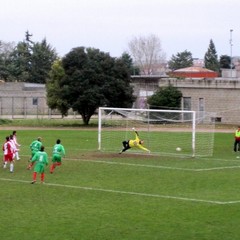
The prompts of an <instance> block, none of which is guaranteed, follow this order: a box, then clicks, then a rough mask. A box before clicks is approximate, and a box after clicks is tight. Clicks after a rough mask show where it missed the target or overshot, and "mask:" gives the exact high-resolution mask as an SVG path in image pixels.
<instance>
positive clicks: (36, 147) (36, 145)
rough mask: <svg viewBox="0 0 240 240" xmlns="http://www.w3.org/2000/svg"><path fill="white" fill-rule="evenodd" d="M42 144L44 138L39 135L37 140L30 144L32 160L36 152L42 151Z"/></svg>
mask: <svg viewBox="0 0 240 240" xmlns="http://www.w3.org/2000/svg"><path fill="white" fill-rule="evenodd" d="M41 146H42V138H41V137H38V138H37V139H36V140H34V141H33V142H32V143H31V144H30V150H31V157H30V161H31V159H32V158H33V156H34V155H35V153H37V152H38V151H40V149H41Z"/></svg>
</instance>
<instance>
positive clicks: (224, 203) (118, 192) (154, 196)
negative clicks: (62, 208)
mask: <svg viewBox="0 0 240 240" xmlns="http://www.w3.org/2000/svg"><path fill="white" fill-rule="evenodd" d="M0 180H1V181H11V182H21V183H28V184H29V183H30V182H29V181H25V180H17V179H8V178H0ZM35 184H38V183H35ZM43 185H47V186H53V187H62V188H74V189H81V190H88V191H98V192H108V193H117V194H125V195H134V196H142V197H150V198H163V199H173V200H181V201H188V202H199V203H209V204H218V205H228V204H236V203H240V200H236V201H213V200H205V199H195V198H187V197H177V196H169V195H160V194H148V193H139V192H127V191H119V190H112V189H104V188H93V187H81V186H73V185H65V184H56V183H44V184H43Z"/></svg>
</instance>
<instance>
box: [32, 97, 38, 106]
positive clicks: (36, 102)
mask: <svg viewBox="0 0 240 240" xmlns="http://www.w3.org/2000/svg"><path fill="white" fill-rule="evenodd" d="M32 104H33V105H35V106H37V105H38V98H33V100H32Z"/></svg>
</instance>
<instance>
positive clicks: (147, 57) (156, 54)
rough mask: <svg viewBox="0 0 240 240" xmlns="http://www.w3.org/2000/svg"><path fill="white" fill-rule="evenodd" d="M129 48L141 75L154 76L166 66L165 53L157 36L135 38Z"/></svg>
mask: <svg viewBox="0 0 240 240" xmlns="http://www.w3.org/2000/svg"><path fill="white" fill-rule="evenodd" d="M128 46H129V50H130V53H131V54H132V56H133V59H134V62H135V65H137V66H138V67H139V68H140V72H141V74H146V75H152V74H155V73H156V72H157V71H158V69H160V68H162V67H163V66H165V53H164V52H163V51H162V47H161V41H160V39H159V38H158V37H157V36H155V35H153V34H152V35H149V36H148V37H143V36H140V37H135V38H133V39H132V40H131V41H130V42H129V44H128Z"/></svg>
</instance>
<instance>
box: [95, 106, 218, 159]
mask: <svg viewBox="0 0 240 240" xmlns="http://www.w3.org/2000/svg"><path fill="white" fill-rule="evenodd" d="M132 128H135V129H136V130H137V131H138V133H139V137H140V139H142V140H144V146H145V147H146V148H148V149H149V150H150V151H151V154H159V155H183V156H191V157H194V156H211V155H212V154H213V146H214V131H215V117H214V114H212V113H211V114H210V113H206V112H204V113H203V112H200V113H198V112H195V111H181V110H157V109H130V108H107V107H100V108H99V112H98V149H99V150H101V151H103V152H114V153H118V152H119V151H120V150H121V149H122V142H123V141H127V140H130V139H135V133H134V131H133V130H132ZM128 153H141V154H148V153H147V152H144V151H142V150H140V149H138V148H131V149H129V150H128Z"/></svg>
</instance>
